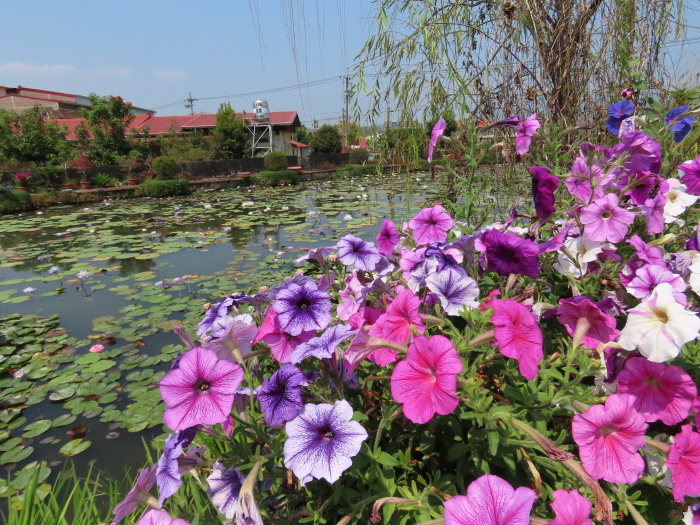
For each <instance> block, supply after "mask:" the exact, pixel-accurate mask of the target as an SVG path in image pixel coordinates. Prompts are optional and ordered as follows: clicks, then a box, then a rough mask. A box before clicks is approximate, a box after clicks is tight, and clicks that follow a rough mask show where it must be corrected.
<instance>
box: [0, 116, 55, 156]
mask: <svg viewBox="0 0 700 525" xmlns="http://www.w3.org/2000/svg"><path fill="white" fill-rule="evenodd" d="M46 114H47V113H46V108H44V107H43V106H40V105H36V106H34V107H32V108H30V109H27V110H26V111H24V113H21V114H17V113H13V112H10V111H5V110H0V157H2V158H5V159H8V160H12V161H17V162H31V163H32V164H34V165H36V166H45V165H47V164H52V163H60V162H62V161H63V160H65V159H66V158H67V157H69V153H68V145H67V144H66V133H67V130H66V128H65V127H63V128H60V127H59V126H58V125H57V124H56V123H55V122H49V121H47V120H46Z"/></svg>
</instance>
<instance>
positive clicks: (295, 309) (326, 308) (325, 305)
mask: <svg viewBox="0 0 700 525" xmlns="http://www.w3.org/2000/svg"><path fill="white" fill-rule="evenodd" d="M272 308H273V309H274V310H275V312H277V313H278V314H279V316H278V318H277V319H278V321H279V324H280V326H281V327H282V329H283V330H284V331H285V332H287V333H288V334H290V335H299V334H301V333H302V332H308V331H310V330H323V329H324V328H325V327H326V326H328V324H329V323H330V322H331V298H330V295H328V292H321V291H319V290H318V289H317V287H316V285H315V284H314V283H305V284H304V285H303V286H299V285H297V284H290V285H289V287H288V288H287V289H285V290H281V291H280V292H278V293H277V299H276V300H275V302H274V304H273V305H272Z"/></svg>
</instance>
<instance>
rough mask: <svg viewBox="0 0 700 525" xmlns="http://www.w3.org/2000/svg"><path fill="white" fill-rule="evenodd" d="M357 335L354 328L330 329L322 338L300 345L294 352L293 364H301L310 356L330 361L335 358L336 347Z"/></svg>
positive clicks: (336, 327) (341, 325) (338, 326)
mask: <svg viewBox="0 0 700 525" xmlns="http://www.w3.org/2000/svg"><path fill="white" fill-rule="evenodd" d="M356 333H357V330H354V329H353V328H352V326H350V325H347V324H339V325H335V326H332V327H330V328H329V329H328V330H326V331H325V332H323V334H321V337H314V338H313V339H310V340H309V341H307V342H305V343H302V344H300V345H299V346H297V347H296V348H295V349H294V351H293V352H292V356H291V358H290V359H291V361H292V363H294V364H296V363H300V362H301V361H303V360H304V359H306V358H307V357H309V356H314V357H317V358H318V359H329V358H331V357H333V353H334V352H335V349H336V347H337V346H338V345H339V344H340V343H342V342H343V341H345V340H346V339H348V338H350V337H352V336H353V335H355V334H356Z"/></svg>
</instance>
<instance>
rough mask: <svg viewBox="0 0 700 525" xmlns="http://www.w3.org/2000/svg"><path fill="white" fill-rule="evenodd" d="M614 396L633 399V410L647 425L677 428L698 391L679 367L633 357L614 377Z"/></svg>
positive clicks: (686, 415)
mask: <svg viewBox="0 0 700 525" xmlns="http://www.w3.org/2000/svg"><path fill="white" fill-rule="evenodd" d="M617 392H618V393H620V394H631V395H633V396H634V408H635V409H636V410H637V412H639V413H640V414H642V415H643V416H644V418H645V419H646V421H647V422H648V423H652V422H654V421H658V420H661V421H663V423H665V424H666V425H677V424H678V423H680V422H681V421H683V420H684V419H685V418H687V417H688V414H689V413H690V409H691V407H692V405H693V401H694V400H695V397H696V396H697V395H698V388H697V387H696V386H695V382H694V381H693V379H692V378H691V377H690V376H689V375H688V374H687V373H686V372H685V370H683V369H682V368H681V367H679V366H673V365H665V364H663V363H652V362H651V361H649V360H648V359H645V358H644V357H633V358H631V359H628V360H627V361H626V362H625V369H624V370H623V371H622V372H620V374H619V375H618V376H617Z"/></svg>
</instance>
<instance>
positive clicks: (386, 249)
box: [377, 219, 401, 256]
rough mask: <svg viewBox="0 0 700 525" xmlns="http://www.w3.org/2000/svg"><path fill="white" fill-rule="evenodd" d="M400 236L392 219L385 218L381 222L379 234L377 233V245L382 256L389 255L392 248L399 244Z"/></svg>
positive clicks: (392, 250)
mask: <svg viewBox="0 0 700 525" xmlns="http://www.w3.org/2000/svg"><path fill="white" fill-rule="evenodd" d="M400 240H401V236H400V235H399V232H398V230H397V229H396V225H395V224H394V221H390V220H388V219H387V220H385V221H384V222H383V223H382V227H381V229H380V230H379V235H377V247H378V248H379V253H381V254H382V255H384V256H387V255H391V254H392V253H393V252H394V248H396V245H397V244H399V241H400Z"/></svg>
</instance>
